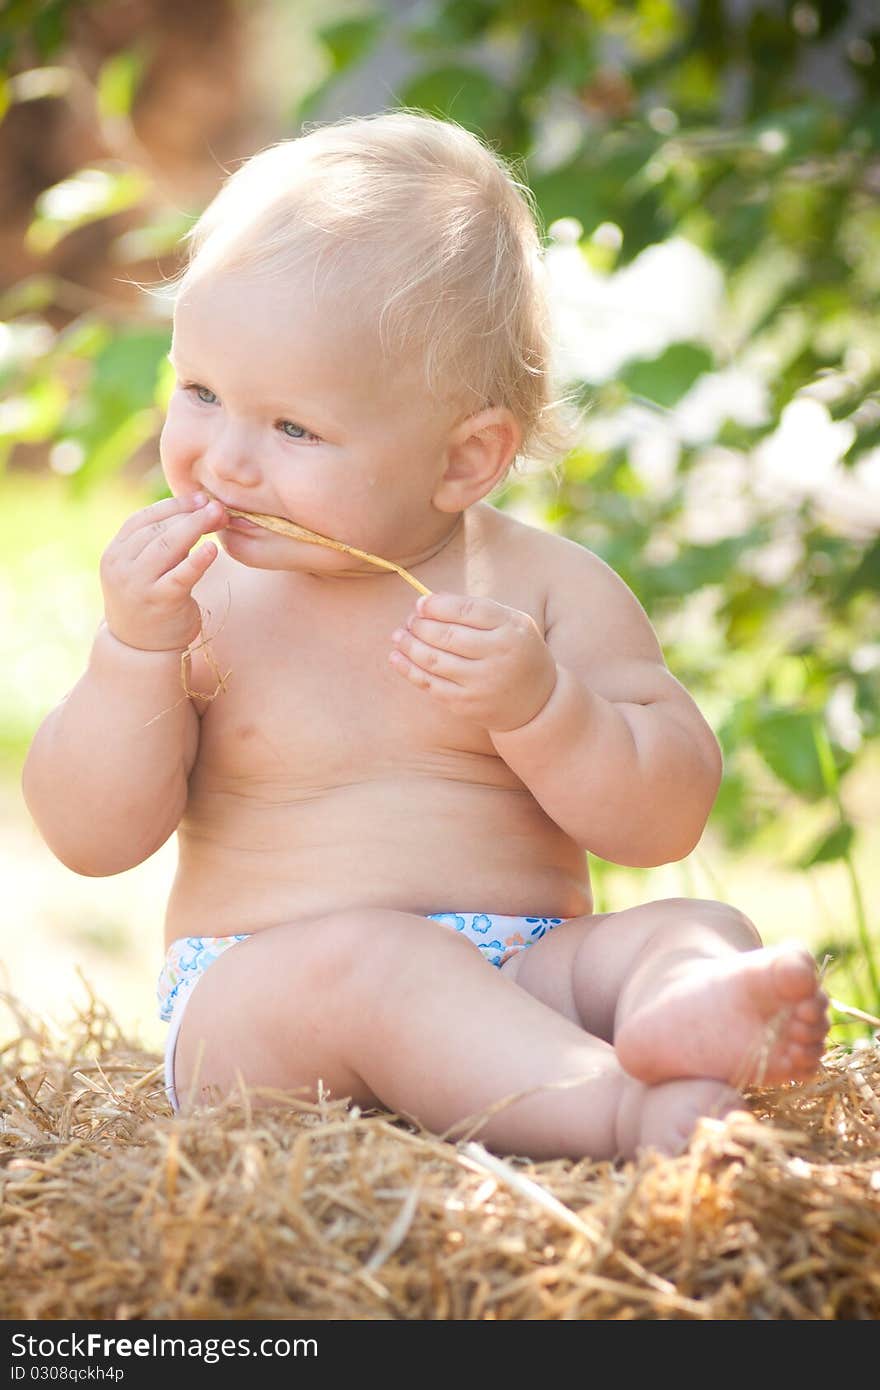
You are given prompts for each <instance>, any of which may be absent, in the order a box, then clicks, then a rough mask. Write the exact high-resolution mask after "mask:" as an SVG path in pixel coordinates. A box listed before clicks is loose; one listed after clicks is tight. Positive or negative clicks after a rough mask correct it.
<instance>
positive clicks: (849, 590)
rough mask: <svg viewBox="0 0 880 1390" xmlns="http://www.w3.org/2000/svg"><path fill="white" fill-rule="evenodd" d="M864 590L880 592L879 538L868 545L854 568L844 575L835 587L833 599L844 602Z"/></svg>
mask: <svg viewBox="0 0 880 1390" xmlns="http://www.w3.org/2000/svg"><path fill="white" fill-rule="evenodd" d="M865 590H867V591H868V592H870V593H875V594H876V593H880V540H876V541H874V543H873V544H872V545H870V546H869V547H868V549H867V550H866V551H865V553H864V555H863V556H862V558H861V560H860V561H859V563H858V565H856V567H855V569H854V570H853V571H852V572H851V573H850V574H848V575H846V576H845V578H844V579H843V581H842V582H841V583H840V584H839V586H838V587H837V591H836V594H835V600H836V602H837V603H846V602H847V601H848V600H849V599H851V598H853V597H854V596H855V595H856V594H859V593H862V592H864V591H865Z"/></svg>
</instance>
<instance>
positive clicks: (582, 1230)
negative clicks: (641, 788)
mask: <svg viewBox="0 0 880 1390" xmlns="http://www.w3.org/2000/svg"><path fill="white" fill-rule="evenodd" d="M6 1002H7V1004H8V1007H9V1008H10V1010H11V1011H12V1015H13V1017H14V1020H15V1023H14V1036H12V1037H11V1038H10V1041H9V1042H8V1043H7V1044H6V1046H5V1048H3V1049H2V1051H0V1087H2V1098H3V1117H2V1129H0V1158H2V1169H0V1171H2V1179H0V1223H2V1227H3V1240H2V1249H3V1256H2V1261H3V1278H2V1279H0V1317H2V1318H4V1319H13V1318H15V1319H18V1318H22V1319H34V1318H48V1319H56V1318H81V1319H120V1318H121V1319H130V1318H149V1319H177V1318H198V1319H208V1318H219V1319H224V1318H243V1319H273V1318H279V1319H298V1318H317V1319H334V1318H337V1319H338V1318H341V1319H389V1318H390V1319H435V1318H437V1319H450V1318H457V1319H484V1318H490V1319H505V1320H506V1319H521V1318H525V1319H528V1318H535V1319H556V1318H576V1319H593V1318H597V1319H598V1318H602V1319H605V1318H640V1319H642V1318H688V1319H691V1318H712V1319H751V1318H762V1319H764V1318H772V1319H777V1318H784V1319H788V1318H798V1319H804V1318H805V1319H836V1318H857V1319H876V1318H877V1317H878V1316H880V1048H878V1046H877V1044H876V1043H866V1044H865V1045H863V1046H861V1047H859V1048H857V1049H856V1050H855V1051H854V1052H852V1053H847V1052H845V1051H843V1050H834V1051H831V1052H829V1053H828V1055H827V1056H826V1058H825V1060H824V1063H823V1066H822V1070H821V1073H820V1075H819V1077H818V1078H817V1079H816V1081H815V1082H813V1083H811V1084H810V1085H790V1086H786V1087H781V1088H777V1089H774V1090H762V1091H756V1092H752V1093H751V1095H750V1106H751V1109H752V1112H753V1113H752V1114H750V1115H738V1116H734V1117H728V1119H726V1120H724V1121H704V1122H703V1123H702V1124H701V1126H700V1127H699V1129H698V1131H697V1133H696V1135H695V1137H694V1139H693V1141H692V1143H691V1146H690V1149H689V1150H688V1152H687V1153H686V1154H684V1155H683V1156H682V1157H680V1158H676V1159H668V1158H661V1157H659V1156H657V1155H650V1154H649V1155H646V1156H644V1157H643V1158H642V1159H640V1160H639V1161H638V1162H631V1163H625V1164H623V1163H621V1164H611V1163H590V1162H588V1161H581V1162H571V1161H567V1160H559V1161H556V1162H541V1163H531V1162H529V1161H528V1160H527V1159H524V1158H517V1157H509V1156H508V1157H500V1158H499V1157H498V1156H496V1155H492V1154H489V1153H487V1152H486V1150H485V1149H484V1148H483V1147H482V1145H481V1144H480V1143H479V1136H477V1138H476V1139H474V1138H470V1139H467V1140H463V1141H461V1142H459V1144H457V1145H455V1144H451V1143H448V1142H444V1141H442V1140H440V1139H438V1138H437V1137H436V1136H433V1135H431V1134H428V1133H425V1132H424V1131H422V1130H420V1129H418V1127H417V1126H415V1125H413V1124H412V1123H410V1122H408V1121H404V1120H401V1119H399V1118H396V1117H394V1116H389V1115H386V1114H378V1113H369V1114H362V1113H359V1112H358V1111H357V1109H351V1108H349V1107H348V1106H347V1105H346V1103H345V1101H344V1100H341V1099H340V1100H334V1099H330V1098H324V1099H322V1100H321V1101H320V1102H316V1103H309V1102H306V1101H304V1100H298V1099H296V1098H291V1097H282V1096H280V1095H275V1096H272V1095H270V1094H268V1093H263V1094H262V1096H261V1097H253V1096H249V1095H247V1094H244V1093H242V1094H241V1095H239V1096H237V1097H236V1098H234V1099H232V1100H230V1101H227V1102H226V1103H224V1104H223V1105H221V1106H217V1107H213V1108H204V1109H200V1110H196V1111H194V1112H193V1113H191V1114H190V1115H188V1116H186V1117H177V1118H172V1116H171V1112H170V1110H169V1107H168V1105H167V1102H166V1100H165V1095H164V1091H163V1083H162V1068H161V1065H160V1063H159V1060H158V1058H156V1057H155V1056H152V1055H149V1054H148V1053H145V1052H143V1051H142V1050H140V1048H138V1047H137V1046H136V1045H135V1044H134V1043H132V1042H131V1041H130V1040H128V1039H127V1038H126V1037H125V1036H124V1035H123V1034H122V1032H121V1031H120V1029H119V1027H118V1026H117V1024H116V1023H115V1022H114V1020H113V1018H112V1017H111V1015H110V1014H109V1013H108V1011H107V1009H106V1008H105V1006H104V1005H103V1004H101V1003H100V1002H99V1001H97V1000H96V999H94V998H93V997H90V998H89V1001H88V1004H87V1005H86V1007H85V1008H83V1009H82V1010H81V1012H80V1013H79V1015H78V1017H77V1018H76V1019H75V1021H74V1022H73V1023H72V1024H71V1025H70V1026H69V1028H68V1029H67V1030H66V1032H64V1034H63V1035H60V1034H59V1031H58V1029H57V1028H54V1027H53V1026H52V1025H50V1024H49V1023H47V1022H46V1021H44V1020H41V1019H39V1018H37V1017H35V1016H34V1015H33V1014H31V1013H30V1012H29V1011H28V1010H26V1009H25V1008H24V1007H23V1006H22V1005H21V1004H20V1003H18V1002H17V1001H16V1000H14V999H11V998H8V997H7V1000H6ZM4 1036H6V1037H10V1031H9V1030H7V1031H6V1033H5V1034H4ZM254 1099H260V1100H261V1101H262V1104H261V1105H260V1107H257V1106H255V1105H254V1104H253V1100H254Z"/></svg>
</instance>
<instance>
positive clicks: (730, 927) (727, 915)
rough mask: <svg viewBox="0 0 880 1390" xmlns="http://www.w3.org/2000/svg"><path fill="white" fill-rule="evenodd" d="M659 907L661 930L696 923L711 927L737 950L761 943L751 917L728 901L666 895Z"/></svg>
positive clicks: (761, 944)
mask: <svg viewBox="0 0 880 1390" xmlns="http://www.w3.org/2000/svg"><path fill="white" fill-rule="evenodd" d="M662 908H663V916H662V919H661V928H662V929H664V930H668V929H669V928H670V927H682V926H687V927H690V926H692V925H694V924H695V923H696V924H697V925H699V926H703V927H710V928H711V929H712V930H713V931H714V932H716V933H717V935H718V936H720V937H722V938H723V939H724V940H725V941H727V942H729V944H730V945H731V946H735V947H736V948H737V950H740V951H752V950H755V949H756V948H757V947H759V946H763V944H764V943H763V941H762V940H761V937H760V934H759V932H758V929H757V927H756V926H755V924H754V922H753V921H752V920H751V918H750V917H747V916H746V914H745V913H744V912H741V911H740V909H739V908H738V907H732V906H731V905H730V903H721V902H715V901H714V900H713V899H710V898H667V899H666V900H665V901H664V902H663V904H662Z"/></svg>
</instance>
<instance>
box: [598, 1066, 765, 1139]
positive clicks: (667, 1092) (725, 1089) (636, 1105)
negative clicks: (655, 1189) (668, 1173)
mask: <svg viewBox="0 0 880 1390" xmlns="http://www.w3.org/2000/svg"><path fill="white" fill-rule="evenodd" d="M743 1108H744V1107H743V1099H742V1096H741V1095H740V1094H739V1092H738V1091H734V1090H733V1088H732V1087H731V1086H725V1084H724V1082H723V1081H710V1080H707V1079H706V1078H705V1077H696V1078H693V1079H691V1078H688V1079H687V1080H683V1081H663V1082H661V1083H660V1084H659V1085H657V1086H645V1085H643V1084H641V1083H639V1082H637V1081H635V1080H631V1081H630V1083H629V1086H628V1087H627V1088H625V1089H624V1092H623V1094H622V1096H621V1105H620V1109H619V1111H618V1122H617V1142H618V1148H619V1154H620V1157H621V1158H633V1157H634V1156H635V1155H636V1154H637V1153H638V1152H639V1150H640V1149H659V1151H660V1153H663V1154H670V1155H673V1156H674V1155H675V1154H680V1153H683V1152H684V1150H685V1149H686V1148H687V1146H688V1144H689V1142H690V1139H691V1135H692V1134H693V1132H694V1130H695V1129H696V1127H697V1123H698V1121H699V1120H702V1119H703V1118H704V1117H711V1118H712V1119H716V1120H720V1119H721V1118H722V1116H724V1115H729V1114H730V1112H731V1111H732V1110H742V1109H743Z"/></svg>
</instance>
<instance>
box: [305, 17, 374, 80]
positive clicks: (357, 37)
mask: <svg viewBox="0 0 880 1390" xmlns="http://www.w3.org/2000/svg"><path fill="white" fill-rule="evenodd" d="M387 22H388V20H387V17H386V16H385V15H382V14H378V13H374V14H363V15H356V16H354V17H353V18H352V19H339V20H336V22H335V23H333V24H327V25H325V26H324V28H322V29H319V30H318V35H317V37H318V38H319V39H320V40H321V42H322V43H323V45H324V47H325V48H326V49H327V53H328V55H329V57H330V61H331V63H332V65H333V72H334V75H336V74H338V73H341V72H344V71H345V70H346V68H350V67H351V66H352V64H353V63H358V62H360V61H361V59H363V58H364V57H366V54H367V53H368V51H369V50H370V48H372V46H373V44H374V43H375V41H376V39H377V38H378V37H379V34H380V33H381V32H382V30H383V29H384V28H385V26H386V24H387Z"/></svg>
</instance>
